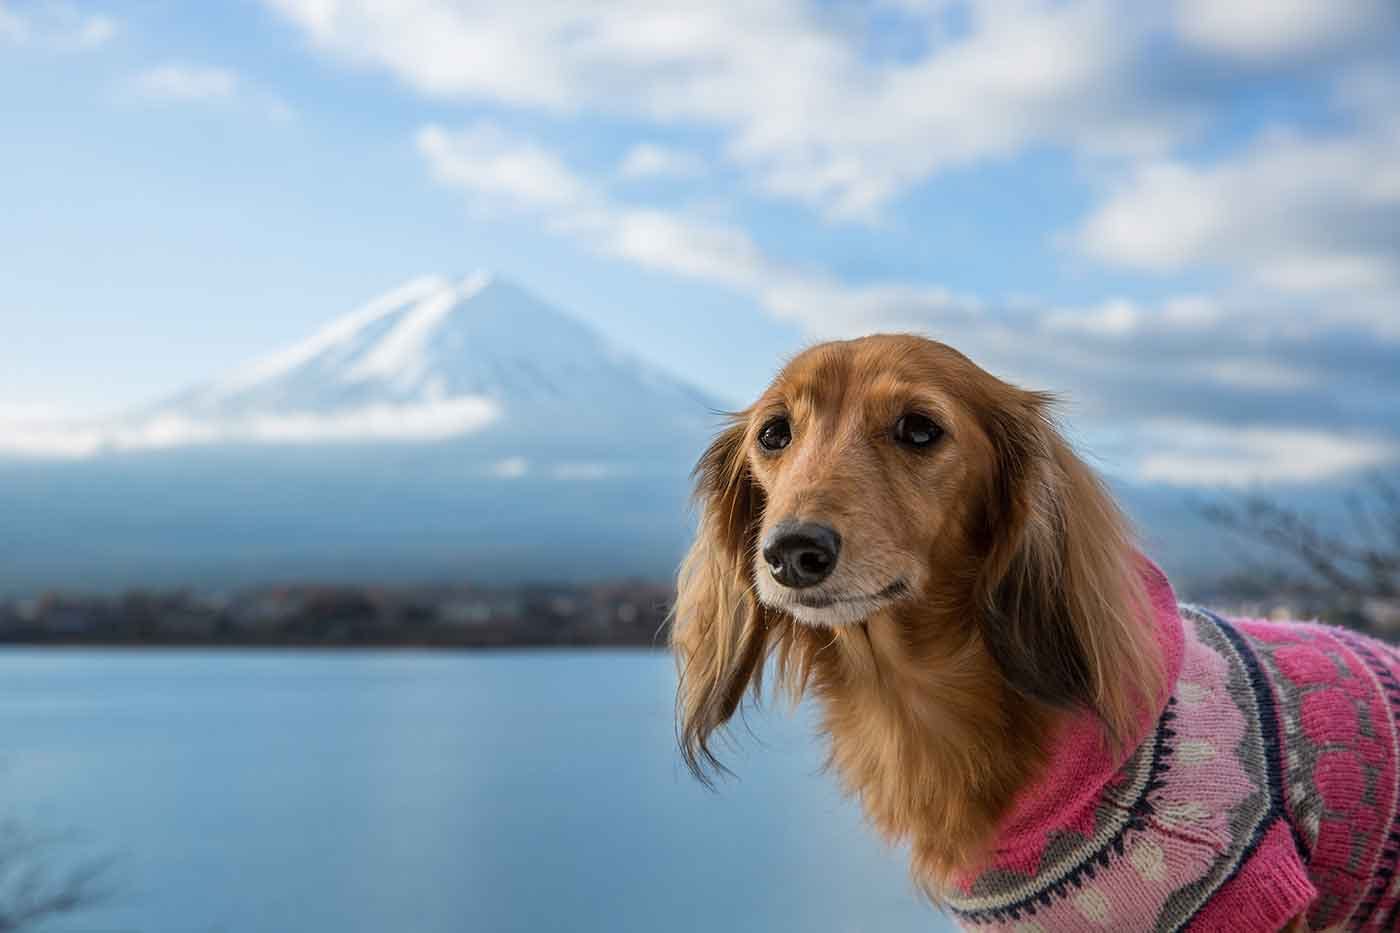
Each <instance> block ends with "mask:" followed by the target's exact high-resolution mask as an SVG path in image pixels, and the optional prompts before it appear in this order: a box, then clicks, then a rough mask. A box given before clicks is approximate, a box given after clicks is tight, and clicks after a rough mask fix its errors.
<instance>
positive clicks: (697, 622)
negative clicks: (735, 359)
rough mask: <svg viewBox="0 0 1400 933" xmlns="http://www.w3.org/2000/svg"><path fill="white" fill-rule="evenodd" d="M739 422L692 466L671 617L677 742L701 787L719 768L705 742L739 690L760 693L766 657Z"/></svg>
mask: <svg viewBox="0 0 1400 933" xmlns="http://www.w3.org/2000/svg"><path fill="white" fill-rule="evenodd" d="M740 418H741V416H736V417H735V420H734V423H732V424H731V425H730V426H729V427H728V428H727V429H725V430H724V431H723V432H722V433H721V434H720V435H719V437H717V438H716V439H715V441H714V443H713V444H711V445H710V448H709V449H708V450H706V451H705V453H704V455H703V456H702V457H701V458H700V462H699V463H698V464H696V467H695V473H694V477H695V481H696V488H695V496H696V501H697V504H698V505H699V507H700V527H699V530H698V533H697V535H696V539H695V543H694V544H693V545H692V546H691V549H690V553H689V554H687V555H686V558H685V560H684V562H683V563H682V564H681V570H680V576H679V580H678V583H677V595H676V606H675V609H674V611H673V617H672V629H671V647H672V650H673V651H674V653H675V657H676V666H677V669H678V671H679V674H680V687H679V690H678V693H677V698H676V709H677V730H678V738H679V741H680V746H681V753H682V755H683V756H684V758H685V762H686V765H687V766H688V767H689V768H690V770H691V772H692V773H694V774H695V776H696V777H697V778H699V779H700V780H701V781H704V782H705V783H709V781H710V778H709V775H710V773H711V772H713V771H720V772H722V771H724V766H723V765H721V764H720V762H719V761H718V759H717V758H716V757H715V755H714V753H713V752H712V751H711V749H710V744H709V743H710V739H711V737H712V736H713V735H714V733H715V731H716V730H718V729H719V728H720V727H721V726H723V725H724V724H725V723H726V722H728V721H729V719H730V717H731V716H733V715H734V713H735V711H736V710H737V709H738V708H739V704H740V703H741V702H742V701H743V698H744V692H745V690H747V689H750V688H752V689H753V691H754V693H755V694H757V693H758V692H759V691H760V689H761V681H762V673H763V663H764V658H765V657H766V656H767V653H768V619H767V610H765V609H764V607H763V606H762V605H761V604H760V603H759V601H758V599H757V597H756V596H755V595H754V581H753V570H752V566H753V555H754V549H755V547H756V538H757V534H758V526H759V524H760V521H761V518H762V515H763V493H762V491H761V490H760V489H759V488H758V487H757V485H756V484H755V483H754V482H753V479H752V477H751V475H750V474H749V468H748V461H747V458H746V457H745V455H744V438H745V427H744V422H743V421H742V420H740Z"/></svg>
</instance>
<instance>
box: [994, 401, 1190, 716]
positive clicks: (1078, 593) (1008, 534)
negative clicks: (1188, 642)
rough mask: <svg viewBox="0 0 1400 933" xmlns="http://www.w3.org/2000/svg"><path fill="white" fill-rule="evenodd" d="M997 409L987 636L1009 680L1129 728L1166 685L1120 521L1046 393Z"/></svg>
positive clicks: (1135, 560) (1136, 563)
mask: <svg viewBox="0 0 1400 933" xmlns="http://www.w3.org/2000/svg"><path fill="white" fill-rule="evenodd" d="M1019 395H1020V399H1019V403H1018V404H1013V405H1000V406H995V407H994V412H995V414H994V416H993V419H992V423H990V424H988V425H987V427H988V432H989V434H990V435H991V438H992V444H993V448H994V456H995V459H996V461H997V462H996V468H995V469H994V470H993V471H992V479H991V481H990V482H991V487H992V488H990V489H989V490H988V491H987V499H986V501H987V503H988V508H987V510H986V514H985V515H984V520H983V523H982V528H981V529H980V532H981V534H982V535H985V538H984V539H983V540H984V541H985V542H987V543H988V545H989V548H988V551H987V553H988V554H989V557H988V559H987V561H986V562H985V564H984V565H983V573H982V576H981V581H980V585H979V593H980V600H981V604H982V609H983V619H982V626H983V635H984V638H985V641H986V644H987V646H988V649H989V650H990V651H991V653H992V656H993V657H994V658H995V659H996V661H997V663H998V665H999V666H1000V667H1001V669H1002V672H1003V674H1004V675H1005V677H1006V678H1007V680H1008V682H1009V683H1010V684H1011V686H1012V687H1013V688H1014V689H1015V690H1017V691H1018V692H1020V693H1022V694H1023V695H1024V696H1027V697H1029V698H1031V699H1034V700H1038V701H1041V702H1044V703H1048V704H1050V705H1052V706H1056V707H1062V708H1066V707H1075V706H1078V707H1083V708H1086V709H1089V710H1092V711H1093V712H1095V713H1096V714H1097V715H1098V717H1099V718H1100V719H1101V720H1102V722H1103V724H1104V725H1105V727H1106V729H1107V731H1108V734H1109V736H1110V737H1111V738H1113V739H1114V740H1122V739H1125V738H1127V737H1129V736H1132V735H1133V734H1134V732H1135V731H1136V730H1137V728H1138V727H1139V725H1140V722H1141V719H1142V716H1143V714H1144V711H1145V710H1146V709H1149V708H1151V707H1152V705H1153V704H1154V703H1156V702H1158V701H1159V700H1160V698H1161V696H1162V695H1163V692H1164V684H1163V679H1164V673H1163V670H1162V660H1161V658H1160V653H1161V652H1160V649H1159V647H1158V644H1157V641H1156V638H1155V635H1154V633H1153V630H1152V627H1151V625H1150V623H1148V622H1147V620H1149V619H1150V618H1151V616H1150V611H1151V610H1150V604H1149V601H1148V598H1147V594H1146V590H1145V588H1144V584H1143V580H1142V575H1141V574H1142V571H1141V565H1140V560H1141V558H1140V557H1139V556H1138V552H1137V548H1136V545H1135V543H1134V540H1133V535H1132V532H1131V530H1130V528H1129V526H1128V523H1127V521H1126V519H1125V518H1124V517H1123V515H1122V513H1121V512H1120V511H1119V510H1118V507H1117V505H1115V504H1114V501H1113V499H1112V497H1111V496H1110V495H1109V493H1108V491H1107V490H1106V489H1105V488H1104V486H1103V484H1102V482H1101V481H1100V480H1099V478H1098V477H1097V476H1095V475H1094V473H1093V471H1092V470H1091V469H1090V468H1089V467H1088V466H1087V465H1086V464H1085V463H1084V462H1083V461H1081V460H1080V459H1079V458H1078V457H1077V456H1076V455H1075V454H1074V452H1073V451H1072V450H1071V449H1070V447H1069V445H1068V443H1066V442H1065V440H1064V439H1063V438H1062V437H1061V436H1060V434H1059V432H1058V431H1057V430H1056V429H1055V427H1054V425H1053V423H1052V422H1051V420H1050V416H1049V410H1050V405H1051V403H1052V401H1053V399H1052V398H1051V397H1050V396H1047V395H1044V394H1040V393H1027V392H1022V393H1019Z"/></svg>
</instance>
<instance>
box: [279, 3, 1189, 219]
mask: <svg viewBox="0 0 1400 933" xmlns="http://www.w3.org/2000/svg"><path fill="white" fill-rule="evenodd" d="M265 2H267V3H268V4H269V5H270V6H272V7H273V8H274V9H276V10H278V11H280V12H281V13H282V14H283V15H284V16H286V17H287V18H288V19H290V20H291V21H292V22H294V23H296V24H297V25H298V26H300V27H301V28H302V29H303V30H305V32H306V33H307V35H308V36H309V37H310V38H311V40H312V42H313V43H314V44H315V45H316V46H318V47H320V48H322V49H325V50H328V51H329V52H331V53H333V54H335V55H337V56H340V57H342V58H344V59H347V60H349V61H351V62H355V63H358V64H362V65H369V66H371V67H376V68H382V69H386V70H387V71H389V72H390V73H391V74H393V75H394V76H396V77H397V78H399V79H400V80H402V81H403V82H405V83H407V84H408V85H410V86H411V87H413V88H415V89H417V90H419V91H421V92H423V93H425V94H428V95H432V96H435V97H449V98H457V99H462V100H468V101H474V102H488V103H494V104H500V105H504V106H508V107H513V108H520V109H528V110H535V111H540V112H544V113H547V114H551V115H556V116H567V115H572V114H579V113H592V114H610V115H622V116H625V117H628V118H633V119H638V120H642V121H651V122H654V123H656V124H658V125H669V124H675V123H691V124H695V125H699V126H704V127H712V128H715V129H717V130H719V131H720V133H721V134H722V136H723V147H722V148H723V151H724V153H725V154H726V157H727V158H728V159H729V160H731V161H732V162H733V163H735V164H736V165H738V166H740V167H741V168H743V169H745V170H747V171H748V172H749V173H750V174H751V176H752V179H753V182H754V184H756V185H757V186H758V187H759V188H760V189H761V190H763V191H766V192H768V193H769V194H771V195H774V196H778V197H783V198H791V199H796V200H798V201H801V202H804V203H807V204H810V205H813V206H815V207H818V208H819V209H821V210H822V211H824V212H825V213H827V214H829V215H832V216H835V217H841V218H870V217H872V216H874V215H875V214H876V213H877V212H878V211H879V210H880V208H881V207H882V206H883V205H884V204H886V203H887V202H888V200H889V199H890V198H891V197H893V196H895V195H896V194H898V193H899V192H901V191H902V190H904V189H906V188H907V187H908V186H910V185H912V184H915V183H917V182H918V181H920V180H922V179H923V178H926V177H927V176H928V175H929V174H931V173H933V172H935V171H938V170H940V169H943V168H947V167H950V166H955V165H965V164H969V163H971V162H974V161H976V160H979V159H982V158H987V157H998V156H1006V155H1011V154H1014V153H1016V152H1018V151H1020V150H1021V149H1023V148H1025V147H1027V146H1030V145H1034V144H1037V143H1051V144H1061V145H1067V146H1069V147H1071V148H1073V149H1076V150H1079V151H1085V152H1092V153H1102V152H1137V151H1142V150H1150V151H1155V150H1159V149H1160V148H1161V147H1162V146H1163V145H1165V144H1167V143H1169V142H1171V141H1173V140H1175V139H1178V138H1180V137H1181V135H1182V134H1183V133H1185V132H1187V131H1189V130H1191V129H1193V128H1194V127H1195V125H1196V123H1197V122H1198V115H1197V114H1196V113H1194V111H1193V109H1192V108H1177V107H1176V106H1175V105H1170V104H1165V103H1163V102H1158V101H1148V100H1144V99H1143V98H1142V97H1141V96H1140V95H1135V94H1134V93H1133V92H1132V90H1131V86H1132V68H1133V61H1134V55H1133V53H1134V50H1135V49H1136V48H1137V45H1138V43H1139V42H1140V41H1142V40H1143V39H1144V38H1145V37H1146V35H1147V34H1148V31H1149V29H1150V28H1151V26H1152V25H1153V24H1154V22H1155V21H1156V19H1157V17H1154V16H1150V15H1133V16H1123V15H1121V10H1118V9H1116V8H1115V7H1114V5H1113V4H1111V3H1108V2H1106V0H1071V2H1062V0H1015V2H1011V3H996V2H981V0H978V2H973V3H971V4H969V5H968V7H967V11H966V12H967V17H966V20H967V26H968V28H967V29H966V31H962V32H958V33H957V34H949V33H948V31H947V30H946V29H945V27H944V25H943V20H942V17H941V11H940V10H938V9H927V10H924V11H922V12H920V11H912V12H910V14H909V17H910V18H909V23H908V28H910V29H916V30H921V31H922V33H923V35H924V38H925V39H926V40H927V44H928V51H927V52H926V53H925V54H923V55H921V56H920V57H918V58H917V59H913V60H903V59H899V60H872V59H871V57H870V56H868V55H866V54H865V51H864V48H863V42H864V39H865V37H864V36H862V35H859V34H854V35H853V34H849V33H848V32H845V31H843V30H841V29H839V28H836V27H835V26H833V25H832V24H831V22H830V21H829V18H825V17H824V16H823V14H822V12H821V11H820V10H819V9H818V8H817V7H816V6H814V5H812V4H809V3H806V2H803V0H764V2H756V3H731V4H723V3H715V4H695V3H683V2H669V3H668V2H662V3H656V2H650V0H624V2H618V3H608V4H585V5H579V4H572V3H568V2H565V0H552V2H545V3H530V4H497V3H488V2H485V0H467V2H448V0H421V2H415V3H401V4H385V3H376V2H372V0H265ZM639 158H640V157H639ZM644 162H645V160H644ZM653 162H654V160H653Z"/></svg>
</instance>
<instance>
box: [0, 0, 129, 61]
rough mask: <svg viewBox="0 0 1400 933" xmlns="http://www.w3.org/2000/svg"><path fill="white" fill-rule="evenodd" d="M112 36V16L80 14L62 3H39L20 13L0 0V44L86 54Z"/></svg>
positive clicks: (114, 29)
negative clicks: (83, 52) (7, 43)
mask: <svg viewBox="0 0 1400 933" xmlns="http://www.w3.org/2000/svg"><path fill="white" fill-rule="evenodd" d="M116 34H117V21H116V20H115V19H113V18H112V17H110V16H105V15H102V14H97V13H84V12H83V11H82V10H81V9H79V8H78V7H77V6H74V5H73V4H71V3H65V2H62V0H42V2H38V3H32V4H27V5H26V6H25V7H24V8H23V10H20V9H17V8H15V7H14V6H13V5H11V4H8V3H5V2H3V0H0V42H9V43H12V44H14V45H34V46H40V47H44V48H50V49H56V50H59V51H86V50H88V49H95V48H98V47H100V46H103V45H106V44H107V43H108V42H110V41H111V40H112V38H113V37H114V36H116Z"/></svg>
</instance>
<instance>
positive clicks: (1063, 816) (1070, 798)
mask: <svg viewBox="0 0 1400 933" xmlns="http://www.w3.org/2000/svg"><path fill="white" fill-rule="evenodd" d="M1140 564H1141V567H1142V574H1143V579H1144V582H1145V584H1146V588H1147V595H1148V600H1149V604H1150V606H1151V612H1152V620H1151V624H1152V626H1153V628H1154V631H1155V632H1156V635H1157V642H1158V644H1159V645H1160V647H1161V651H1162V658H1163V672H1164V674H1165V678H1166V679H1165V684H1166V686H1167V695H1169V694H1170V691H1171V685H1172V684H1174V683H1175V682H1176V679H1177V676H1178V675H1179V674H1180V672H1181V656H1182V650H1183V644H1184V633H1183V631H1182V625H1181V618H1180V616H1179V615H1178V611H1177V602H1176V595H1175V594H1174V593H1173V592H1172V588H1171V584H1170V583H1168V582H1167V578H1166V576H1165V575H1164V574H1163V573H1162V571H1161V570H1160V569H1158V567H1157V565H1156V564H1154V563H1152V562H1151V561H1150V560H1148V559H1147V558H1146V557H1141V558H1140ZM1167 695H1163V696H1162V697H1161V698H1160V700H1158V701H1157V702H1156V703H1155V704H1154V705H1153V706H1152V707H1150V708H1145V709H1143V711H1142V715H1141V718H1140V719H1139V722H1138V730H1137V732H1136V733H1135V734H1134V735H1132V736H1126V737H1125V741H1124V742H1123V743H1122V745H1121V748H1120V749H1119V750H1118V751H1117V752H1116V753H1115V752H1114V751H1113V749H1111V748H1110V747H1109V745H1108V743H1107V742H1106V741H1105V739H1104V735H1103V729H1102V727H1101V725H1100V723H1099V721H1098V720H1097V719H1095V718H1094V716H1093V715H1091V714H1090V713H1087V712H1078V713H1074V714H1071V715H1066V716H1064V717H1062V718H1061V719H1060V720H1059V722H1057V723H1056V725H1055V726H1054V734H1053V735H1052V736H1050V737H1049V739H1048V742H1047V746H1048V748H1049V749H1050V758H1049V760H1048V761H1047V762H1046V765H1045V768H1044V770H1043V771H1042V772H1041V774H1040V776H1039V777H1038V778H1036V779H1035V780H1034V781H1032V782H1031V783H1029V784H1028V785H1026V786H1025V787H1023V788H1022V789H1021V790H1020V791H1019V792H1018V793H1017V794H1016V796H1015V797H1014V798H1013V799H1012V802H1011V806H1010V808H1009V809H1008V811H1007V815H1006V816H1005V817H1004V818H1003V820H1002V822H1001V827H1000V829H999V830H998V832H997V837H996V842H995V844H994V846H993V849H992V851H991V853H990V855H991V857H992V860H993V861H995V862H996V863H997V864H998V865H1001V866H1003V867H1006V868H1012V869H1016V870H1019V871H1022V872H1025V873H1027V874H1031V873H1034V872H1035V870H1036V868H1037V867H1038V866H1039V864H1040V860H1041V856H1042V854H1043V853H1044V850H1045V846H1046V845H1047V844H1048V842H1049V839H1050V835H1051V833H1052V832H1053V831H1055V830H1060V829H1072V830H1076V831H1078V832H1080V833H1083V834H1086V835H1087V834H1088V833H1090V832H1092V830H1093V826H1094V812H1095V807H1096V804H1097V803H1098V801H1099V800H1100V799H1101V798H1102V796H1103V793H1104V790H1105V788H1107V787H1108V786H1109V784H1110V783H1111V782H1112V781H1114V779H1115V778H1116V777H1117V776H1118V773H1119V770H1120V769H1121V768H1122V767H1123V765H1124V764H1125V763H1126V762H1127V760H1128V759H1129V758H1130V757H1131V756H1132V754H1133V752H1134V751H1136V749H1137V748H1138V746H1139V745H1141V744H1142V742H1143V741H1144V740H1146V739H1147V737H1148V736H1150V735H1151V734H1152V732H1153V730H1154V728H1155V727H1156V724H1157V720H1158V718H1159V717H1160V716H1161V714H1162V712H1163V710H1164V709H1165V708H1166V703H1167ZM973 877H975V873H974V875H972V876H970V877H968V878H967V879H966V881H967V882H968V883H970V882H971V881H972V878H973Z"/></svg>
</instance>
